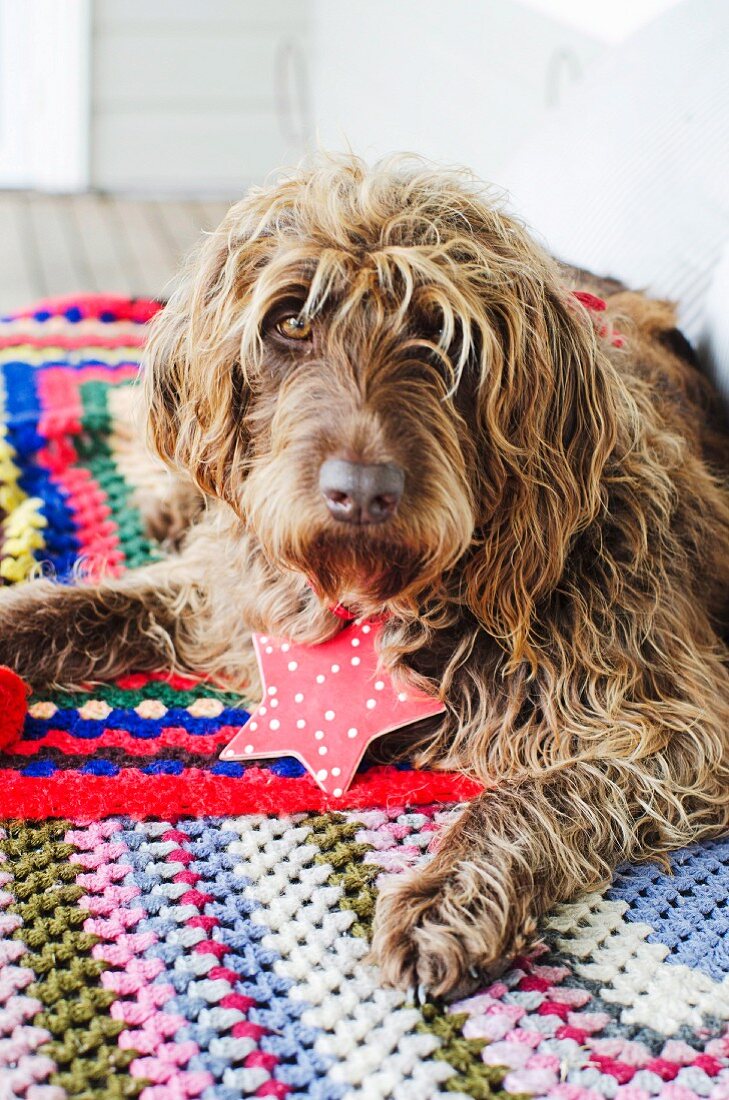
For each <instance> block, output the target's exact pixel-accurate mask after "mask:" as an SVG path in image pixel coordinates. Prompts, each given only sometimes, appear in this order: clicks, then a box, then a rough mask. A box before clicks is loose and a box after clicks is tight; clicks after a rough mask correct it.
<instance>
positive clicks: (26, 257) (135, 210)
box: [0, 191, 227, 315]
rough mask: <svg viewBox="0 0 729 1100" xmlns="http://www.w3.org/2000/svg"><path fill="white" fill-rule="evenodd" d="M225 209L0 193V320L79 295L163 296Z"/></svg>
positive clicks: (216, 205) (214, 205)
mask: <svg viewBox="0 0 729 1100" xmlns="http://www.w3.org/2000/svg"><path fill="white" fill-rule="evenodd" d="M226 208H227V203H225V202H199V201H193V200H191V201H169V202H168V201H159V202H154V201H141V200H136V199H127V198H118V197H116V196H108V195H93V194H89V195H69V196H56V195H53V196H50V195H38V194H34V193H30V192H10V191H0V315H3V314H6V313H8V312H10V311H12V310H13V309H17V308H20V307H21V306H26V305H28V304H30V303H31V302H33V301H35V300H37V299H39V298H47V297H53V296H55V295H61V294H74V293H76V292H79V291H97V292H98V291H101V292H108V293H113V294H129V295H135V294H136V295H152V296H160V295H163V294H164V293H165V288H166V287H167V286H168V284H169V281H170V279H171V278H172V276H173V275H174V273H175V271H176V269H177V267H178V265H179V263H180V261H181V260H182V258H183V256H184V255H185V254H186V253H187V252H188V251H189V249H190V248H191V247H192V246H193V244H194V243H195V241H196V240H197V238H198V236H199V234H200V231H201V230H203V229H212V228H214V227H215V226H216V225H217V224H218V222H219V221H220V220H221V218H222V217H223V214H224V213H225V210H226Z"/></svg>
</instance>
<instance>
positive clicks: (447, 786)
mask: <svg viewBox="0 0 729 1100" xmlns="http://www.w3.org/2000/svg"><path fill="white" fill-rule="evenodd" d="M482 791H483V787H482V786H481V785H480V784H479V783H477V782H475V781H474V780H473V779H468V778H467V777H466V776H463V775H458V774H457V773H454V772H417V771H398V769H397V768H393V767H388V766H379V767H374V768H371V769H370V770H369V771H367V772H365V773H363V774H362V775H361V776H359V777H358V778H357V779H356V780H355V782H354V783H353V784H352V786H351V787H350V788H349V790H348V791H347V792H346V793H345V795H344V796H343V797H342V798H330V797H328V796H327V795H325V794H324V793H323V791H321V790H320V788H319V787H318V786H317V784H316V783H315V782H314V780H313V779H312V778H311V776H309V775H306V776H303V777H301V778H299V779H287V778H282V777H280V776H276V775H273V774H272V773H271V772H269V771H266V770H265V769H263V768H247V769H246V773H245V776H244V777H242V778H240V779H233V778H230V777H228V776H222V775H211V774H210V773H209V772H205V771H203V770H202V769H200V768H188V769H187V771H186V772H185V774H184V775H143V774H142V773H141V772H139V771H138V770H137V769H136V768H135V769H129V770H128V771H123V772H121V773H120V774H119V775H117V776H113V777H109V776H97V775H81V774H79V773H78V772H75V771H67V772H60V773H58V774H57V775H52V776H50V777H47V778H35V777H29V776H23V775H17V774H8V773H5V774H4V775H3V780H2V791H0V816H1V817H5V818H13V817H22V818H34V819H37V820H42V819H44V818H49V817H72V818H74V820H79V821H81V820H83V821H97V820H99V819H100V818H103V817H107V816H109V815H112V814H123V815H125V816H128V817H132V818H134V819H136V820H142V819H144V818H149V817H161V818H163V819H164V820H165V821H174V820H177V818H180V817H185V816H187V815H194V816H199V815H202V814H205V815H222V816H227V815H233V814H256V813H260V814H275V815H276V816H279V815H285V814H292V813H302V812H306V811H315V812H321V811H325V810H326V811H331V810H354V809H371V808H378V809H379V808H388V809H390V808H392V807H396V806H418V805H425V804H427V803H431V802H436V803H437V802H461V801H467V800H468V799H471V798H474V797H475V796H476V795H478V794H480V793H482Z"/></svg>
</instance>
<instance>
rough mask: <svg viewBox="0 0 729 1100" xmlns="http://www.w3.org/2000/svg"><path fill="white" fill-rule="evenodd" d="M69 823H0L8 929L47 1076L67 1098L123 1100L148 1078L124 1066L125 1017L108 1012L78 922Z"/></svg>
mask: <svg viewBox="0 0 729 1100" xmlns="http://www.w3.org/2000/svg"><path fill="white" fill-rule="evenodd" d="M69 828H70V824H69V823H68V822H65V821H44V822H20V821H10V822H7V823H6V824H5V831H6V834H7V835H6V837H5V838H4V839H0V851H2V852H3V853H4V854H5V856H6V858H7V861H8V867H9V870H10V871H11V874H12V876H13V878H12V880H11V881H10V882H9V883H8V884H7V885H6V887H5V889H6V890H7V891H8V892H9V893H10V894H11V895H12V896H13V897H14V899H15V901H14V903H12V904H11V905H10V907H9V910H10V912H14V913H16V914H17V915H18V916H19V917H20V918H21V920H22V922H23V923H22V925H21V927H20V928H18V929H17V930H16V931H15V932H14V933H13V937H14V938H15V939H18V940H20V941H21V942H23V943H24V944H25V945H26V947H27V948H28V951H27V953H26V954H25V955H24V956H23V965H24V966H27V967H29V968H30V969H31V970H33V972H34V973H35V975H36V980H35V982H33V983H32V984H31V985H29V986H28V988H27V993H28V995H29V996H31V997H35V998H36V999H37V1000H39V1001H40V1002H41V1004H42V1005H43V1009H42V1011H41V1012H39V1013H37V1014H36V1016H35V1017H34V1018H33V1024H34V1025H35V1026H36V1027H42V1028H45V1029H46V1030H47V1031H50V1033H51V1035H52V1039H51V1040H50V1042H48V1043H44V1044H43V1045H42V1046H41V1047H40V1048H39V1053H41V1054H45V1055H47V1056H48V1057H49V1058H50V1059H52V1060H53V1062H55V1064H56V1070H55V1071H54V1072H53V1073H52V1074H51V1075H50V1078H49V1081H50V1084H52V1085H57V1086H60V1087H61V1088H62V1089H64V1090H65V1092H66V1094H67V1096H68V1097H69V1100H124V1098H127V1097H134V1096H137V1095H138V1094H139V1092H141V1090H142V1089H143V1088H144V1087H145V1085H147V1084H148V1083H149V1082H147V1081H145V1080H143V1079H140V1078H136V1077H131V1076H129V1075H128V1074H126V1073H124V1071H125V1070H126V1069H127V1068H128V1066H129V1064H130V1062H132V1061H134V1059H135V1058H138V1057H139V1053H138V1052H137V1051H135V1050H120V1049H119V1047H118V1045H117V1042H116V1040H117V1036H118V1034H119V1032H120V1031H122V1030H123V1029H124V1027H125V1026H126V1025H125V1024H124V1023H123V1022H122V1021H117V1020H112V1019H111V1016H110V1015H109V1006H110V1005H111V1004H112V1002H113V1001H114V1000H115V999H116V994H115V993H113V992H111V991H110V990H105V989H103V988H102V987H101V981H100V978H101V974H102V973H103V971H105V970H106V969H107V966H106V964H105V963H104V962H102V961H100V960H97V959H94V958H92V956H91V951H92V948H93V947H94V946H95V945H96V944H97V943H99V942H100V941H99V938H98V936H94V935H91V934H90V933H88V932H84V930H83V925H84V922H85V921H86V920H87V919H88V918H89V917H90V916H91V914H90V913H89V912H88V911H87V910H85V909H83V908H81V907H80V906H79V904H78V902H79V899H80V898H81V897H83V895H84V890H83V887H81V886H77V885H76V883H75V878H76V876H77V874H78V873H79V871H80V869H81V868H80V867H79V865H78V864H73V863H71V862H70V857H71V856H72V855H73V853H74V851H75V849H74V847H73V845H72V844H68V843H66V842H65V841H64V839H63V837H64V835H65V833H66V830H67V829H69ZM119 1074H121V1076H119Z"/></svg>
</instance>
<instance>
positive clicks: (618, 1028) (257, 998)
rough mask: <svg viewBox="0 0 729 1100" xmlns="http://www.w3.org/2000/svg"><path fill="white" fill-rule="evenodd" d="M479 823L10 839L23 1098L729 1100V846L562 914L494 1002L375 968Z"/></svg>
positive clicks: (3, 950) (4, 990) (74, 826)
mask: <svg viewBox="0 0 729 1100" xmlns="http://www.w3.org/2000/svg"><path fill="white" fill-rule="evenodd" d="M456 813H458V808H457V807H453V808H450V809H442V808H440V809H436V808H433V807H421V808H419V809H417V810H410V811H408V810H405V809H404V808H402V807H400V808H393V809H390V810H388V811H384V810H369V811H353V812H348V813H345V814H334V813H332V814H325V815H322V816H315V815H298V816H284V817H265V816H249V817H235V818H228V819H221V818H212V817H207V818H202V819H198V820H189V819H187V820H181V821H178V822H177V823H174V824H173V823H171V822H169V821H146V822H135V821H132V820H130V819H129V818H123V817H112V818H109V819H107V820H105V821H101V822H92V823H89V822H86V823H72V822H68V821H65V822H64V821H52V822H15V823H8V824H6V826H5V827H4V829H2V830H1V831H0V1096H1V1097H2V1098H3V1100H11V1098H26V1100H62V1098H64V1097H70V1098H75V1100H95V1098H98V1100H106V1098H108V1097H111V1098H116V1097H119V1098H121V1097H134V1096H140V1097H141V1100H185V1098H189V1100H194V1098H198V1097H199V1098H200V1100H238V1098H239V1097H244V1096H255V1097H279V1098H283V1097H290V1098H292V1100H294V1098H302V1100H303V1098H311V1100H355V1098H364V1100H385V1098H392V1100H447V1098H448V1097H451V1098H454V1100H455V1098H457V1097H460V1098H461V1100H464V1098H467V1097H471V1098H473V1100H487V1098H490V1097H502V1098H503V1100H508V1098H516V1097H546V1098H549V1100H600V1098H603V1097H607V1098H610V1100H612V1098H615V1100H651V1098H653V1097H657V1098H661V1100H697V1098H699V1097H707V1098H709V1100H726V1098H727V1097H729V1033H728V1031H727V1021H728V1020H729V978H728V977H727V975H728V974H729V958H728V956H727V942H728V939H727V917H726V883H727V881H728V880H729V841H721V842H719V841H715V842H713V843H709V844H706V845H703V846H702V847H697V848H695V849H692V850H690V851H686V852H684V853H680V854H679V855H677V856H676V857H675V859H674V861H673V862H674V870H675V876H674V877H671V876H670V875H667V874H665V873H664V872H663V871H659V870H657V869H655V868H641V869H627V870H625V871H624V872H623V873H622V874H620V875H619V876H618V878H617V880H616V882H615V884H614V886H613V888H612V889H611V890H610V891H608V892H607V893H606V894H605V895H604V896H600V895H597V894H595V895H591V896H588V897H585V898H582V899H581V900H579V901H577V902H575V903H574V904H571V905H564V906H561V907H560V908H559V909H558V910H557V911H556V912H554V913H553V914H551V916H550V917H549V918H548V919H547V921H546V922H545V925H544V945H543V946H542V947H541V948H540V949H539V950H537V951H534V952H532V953H531V954H530V955H529V956H528V957H525V958H520V959H518V960H516V962H515V964H514V966H513V967H512V969H511V970H509V971H508V972H507V973H506V974H505V975H504V977H503V978H502V979H501V980H499V981H497V982H494V983H492V984H490V985H488V986H486V987H485V988H483V989H481V990H479V991H478V992H477V993H476V995H475V996H472V997H469V998H468V999H467V1000H464V1001H462V1002H460V1003H457V1004H452V1005H450V1006H445V1005H441V1004H426V1005H424V1006H423V1007H418V1006H417V1005H416V1004H414V1003H413V1001H412V1000H411V999H410V998H409V996H408V995H407V994H405V993H401V992H398V991H394V990H387V989H382V988H381V987H380V984H379V980H378V972H377V970H376V968H375V967H374V966H373V965H372V964H371V963H370V962H369V961H368V958H367V955H368V947H369V943H368V941H369V936H370V929H371V922H372V916H373V909H374V904H375V899H376V895H377V889H378V882H379V879H380V876H381V875H385V874H392V873H394V874H399V873H402V872H403V871H405V870H406V869H408V868H410V867H412V866H414V865H417V864H419V863H421V862H422V861H423V860H426V859H427V858H428V849H429V847H430V845H431V843H432V842H433V840H434V838H436V837H437V835H438V832H439V830H440V829H441V828H442V827H443V826H444V825H445V824H447V822H448V821H449V820H451V819H452V818H453V816H454V815H455V814H456Z"/></svg>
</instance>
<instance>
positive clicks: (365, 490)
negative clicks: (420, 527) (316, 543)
mask: <svg viewBox="0 0 729 1100" xmlns="http://www.w3.org/2000/svg"><path fill="white" fill-rule="evenodd" d="M319 488H320V490H321V493H322V496H323V497H324V500H325V501H326V505H327V508H328V509H329V511H330V512H331V514H332V515H333V516H334V518H335V519H338V520H341V521H342V523H384V522H385V520H388V519H389V518H390V516H392V515H394V514H395V512H396V511H397V506H398V504H399V503H400V498H401V496H402V492H403V489H404V488H405V474H404V473H403V472H402V470H401V469H400V467H399V466H396V465H395V464H394V463H393V462H386V463H382V464H379V465H368V464H365V463H363V462H347V460H346V459H344V458H328V459H327V460H326V462H323V463H322V466H321V469H320V471H319Z"/></svg>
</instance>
